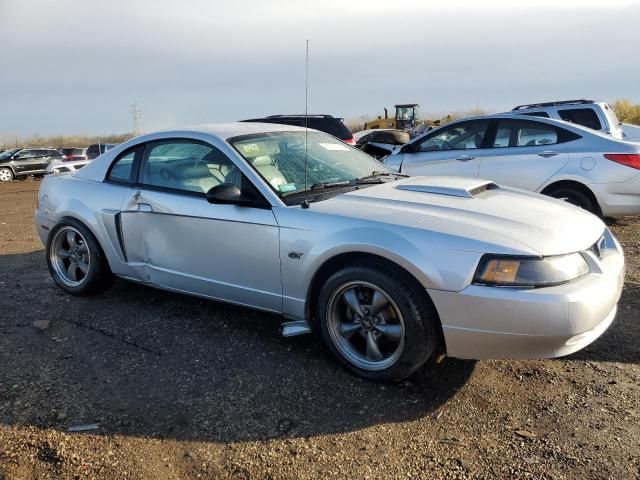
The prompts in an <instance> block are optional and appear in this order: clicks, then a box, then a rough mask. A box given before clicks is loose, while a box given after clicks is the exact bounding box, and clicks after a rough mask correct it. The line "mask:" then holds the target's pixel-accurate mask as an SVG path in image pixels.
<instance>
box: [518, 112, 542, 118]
mask: <svg viewBox="0 0 640 480" xmlns="http://www.w3.org/2000/svg"><path fill="white" fill-rule="evenodd" d="M518 115H528V116H529V117H543V118H549V114H548V113H547V112H526V113H519V114H518Z"/></svg>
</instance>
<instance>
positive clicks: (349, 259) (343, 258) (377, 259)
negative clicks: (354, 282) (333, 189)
mask: <svg viewBox="0 0 640 480" xmlns="http://www.w3.org/2000/svg"><path fill="white" fill-rule="evenodd" d="M363 264H364V265H376V264H377V265H379V266H380V267H381V268H386V269H390V270H395V271H396V272H397V273H398V274H400V275H402V276H403V277H404V278H405V279H406V280H407V281H409V282H411V283H412V284H413V285H414V286H415V287H416V288H417V289H419V290H421V291H422V290H424V294H425V295H427V296H428V293H427V292H426V289H425V286H424V285H423V283H422V282H421V281H420V280H419V279H418V278H417V277H416V276H415V275H413V274H412V273H411V272H410V271H409V270H407V269H406V268H404V267H403V266H402V265H400V264H398V263H397V262H394V261H393V260H390V259H388V258H386V257H383V256H381V255H377V254H374V253H369V252H362V251H353V252H343V253H339V254H337V255H334V256H332V257H331V258H329V259H327V260H325V261H324V263H323V264H322V265H321V266H320V267H319V268H318V269H317V270H316V271H315V273H314V275H313V278H312V279H311V282H310V283H309V287H308V289H307V295H306V301H305V318H307V320H308V321H309V323H310V325H311V326H312V328H313V329H314V330H317V327H318V324H317V321H318V319H317V318H315V316H314V315H315V314H314V312H316V306H317V305H316V302H317V299H318V296H319V293H320V290H321V289H322V287H323V285H324V284H325V282H326V281H327V280H328V279H329V278H330V277H331V276H332V275H333V274H334V273H336V272H337V271H339V270H340V269H342V268H344V267H349V266H355V265H363ZM434 309H435V311H436V315H437V307H435V306H434ZM437 323H438V329H439V335H440V343H439V345H441V346H442V348H441V349H440V350H439V351H437V352H436V353H435V354H436V355H440V354H443V353H444V354H446V343H445V337H444V331H443V330H442V323H441V321H440V317H439V315H437Z"/></svg>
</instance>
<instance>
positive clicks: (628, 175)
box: [384, 114, 640, 217]
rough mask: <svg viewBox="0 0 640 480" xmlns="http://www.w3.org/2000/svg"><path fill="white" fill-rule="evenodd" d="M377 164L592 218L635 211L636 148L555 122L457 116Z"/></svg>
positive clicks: (638, 202) (639, 188)
mask: <svg viewBox="0 0 640 480" xmlns="http://www.w3.org/2000/svg"><path fill="white" fill-rule="evenodd" d="M384 162H385V164H386V165H387V166H389V167H390V168H393V169H394V170H396V171H399V172H401V173H405V174H407V175H455V176H459V177H474V178H486V179H489V180H493V181H494V182H496V183H498V184H499V185H510V186H513V187H517V188H522V189H524V190H530V191H533V192H539V193H542V194H545V195H549V196H551V197H554V198H559V199H563V200H565V201H567V202H569V203H572V204H574V205H577V206H580V207H582V208H584V209H585V210H588V211H590V212H592V213H595V214H598V215H603V216H611V217H616V216H624V215H638V214H640V145H638V144H633V143H629V142H622V141H619V140H616V139H614V138H612V137H611V136H610V135H604V134H601V133H599V132H595V131H593V130H591V129H589V128H586V127H582V126H580V125H575V124H572V123H568V122H563V121H559V120H553V119H548V118H540V117H536V118H533V117H525V116H523V117H518V118H515V117H514V116H513V115H508V114H507V115H489V116H483V117H475V118H468V119H463V120H459V121H456V122H452V123H449V124H447V125H444V126H442V127H440V128H437V129H435V130H432V131H430V132H428V133H427V134H426V135H423V136H421V137H417V138H416V139H414V140H412V141H411V142H409V143H407V144H406V145H404V146H403V147H396V149H395V151H394V153H393V154H392V155H390V156H388V157H386V158H385V159H384Z"/></svg>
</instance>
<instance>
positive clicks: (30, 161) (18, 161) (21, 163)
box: [11, 148, 41, 175]
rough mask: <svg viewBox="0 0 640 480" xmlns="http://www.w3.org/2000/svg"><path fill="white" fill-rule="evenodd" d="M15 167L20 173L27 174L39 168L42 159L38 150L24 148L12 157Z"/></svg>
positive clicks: (16, 171)
mask: <svg viewBox="0 0 640 480" xmlns="http://www.w3.org/2000/svg"><path fill="white" fill-rule="evenodd" d="M11 160H12V164H13V169H14V171H15V173H16V174H18V175H27V174H29V173H31V172H33V171H36V170H38V165H39V163H40V162H41V160H40V159H39V158H38V155H37V150H32V149H28V148H25V149H22V150H20V151H19V152H17V153H16V154H14V155H13V157H11Z"/></svg>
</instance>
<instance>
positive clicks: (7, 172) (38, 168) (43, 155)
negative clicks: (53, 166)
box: [0, 147, 62, 182]
mask: <svg viewBox="0 0 640 480" xmlns="http://www.w3.org/2000/svg"><path fill="white" fill-rule="evenodd" d="M60 158H62V153H60V152H59V151H58V150H56V149H54V148H46V147H35V148H14V149H11V150H7V151H6V152H3V153H0V182H9V181H11V180H13V179H14V178H24V177H26V176H28V175H44V174H45V173H47V167H48V166H49V164H50V163H51V162H53V161H55V160H56V159H60Z"/></svg>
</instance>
